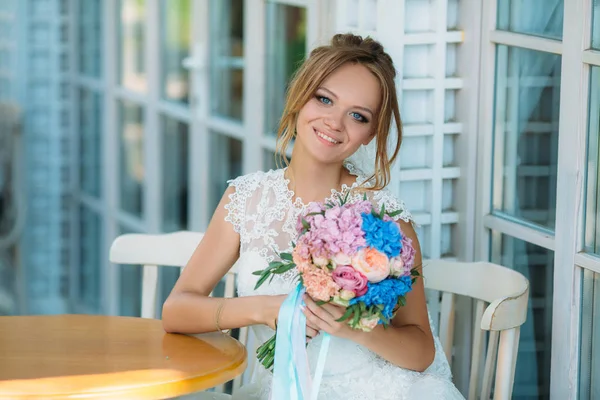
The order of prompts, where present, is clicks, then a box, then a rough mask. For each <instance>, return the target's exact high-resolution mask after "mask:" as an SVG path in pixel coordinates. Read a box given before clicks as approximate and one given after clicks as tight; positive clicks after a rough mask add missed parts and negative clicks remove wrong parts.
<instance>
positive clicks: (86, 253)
mask: <svg viewBox="0 0 600 400" xmlns="http://www.w3.org/2000/svg"><path fill="white" fill-rule="evenodd" d="M79 216H80V229H81V232H80V236H79V237H80V246H81V248H80V253H79V271H78V272H79V277H78V280H79V299H78V301H79V302H80V303H82V304H83V305H84V306H85V310H86V312H89V313H100V312H101V295H100V281H101V279H102V278H101V276H102V275H101V271H102V267H103V260H104V257H103V251H102V249H103V243H102V219H101V218H100V215H99V214H97V213H95V212H93V211H91V210H89V209H88V208H86V207H80V208H79Z"/></svg>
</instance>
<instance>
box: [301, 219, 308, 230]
mask: <svg viewBox="0 0 600 400" xmlns="http://www.w3.org/2000/svg"><path fill="white" fill-rule="evenodd" d="M302 226H303V227H304V229H306V230H307V231H308V230H309V229H310V224H309V223H308V222H306V220H305V219H304V218H302Z"/></svg>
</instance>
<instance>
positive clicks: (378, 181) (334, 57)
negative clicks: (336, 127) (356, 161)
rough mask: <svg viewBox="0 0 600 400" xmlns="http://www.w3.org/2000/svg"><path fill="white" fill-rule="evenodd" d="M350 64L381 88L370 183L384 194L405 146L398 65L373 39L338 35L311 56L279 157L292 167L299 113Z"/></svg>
mask: <svg viewBox="0 0 600 400" xmlns="http://www.w3.org/2000/svg"><path fill="white" fill-rule="evenodd" d="M346 63H355V64H360V65H363V66H364V67H366V68H368V69H369V71H371V73H372V74H373V75H374V76H375V77H376V78H377V79H378V80H379V84H380V86H381V107H380V109H379V112H378V113H377V114H378V115H377V118H376V121H375V141H376V147H377V152H376V156H375V169H374V171H375V172H374V173H373V175H371V176H370V177H368V179H367V181H368V182H372V186H371V189H372V190H380V189H383V188H384V187H385V186H387V184H388V183H389V182H390V176H391V172H390V166H391V164H392V163H393V162H394V160H395V159H396V157H397V156H398V152H399V150H400V144H401V142H402V121H401V120H400V111H399V108H398V96H397V94H396V86H395V83H394V78H395V77H396V70H395V69H394V63H393V61H392V58H391V57H390V56H389V55H388V54H387V53H386V52H385V51H384V49H383V46H382V45H381V44H380V43H379V42H377V41H375V40H374V39H372V38H369V37H367V38H365V39H363V38H362V37H361V36H358V35H353V34H337V35H335V36H334V37H333V38H332V39H331V43H330V44H329V45H326V46H320V47H317V48H315V49H314V50H313V51H312V52H311V53H310V55H309V57H308V58H307V59H306V60H305V61H304V63H303V64H302V65H301V66H300V68H299V69H298V70H297V71H296V73H295V74H294V77H293V79H292V81H291V83H290V86H289V89H288V91H287V98H286V103H285V108H284V110H283V115H282V118H281V121H280V123H279V129H278V132H277V155H278V156H279V161H283V163H285V165H289V160H288V158H287V155H286V151H287V148H288V146H289V144H290V143H291V141H292V139H293V138H294V136H295V135H296V120H297V118H298V113H299V112H300V110H301V109H302V107H304V105H305V104H306V103H307V102H308V101H309V100H310V99H311V98H312V97H313V96H314V94H315V92H316V91H317V89H318V88H319V87H320V86H321V84H322V83H323V81H325V79H327V78H328V77H329V76H330V75H331V74H332V73H333V72H335V71H336V70H337V69H338V68H340V67H341V66H342V65H344V64H346ZM392 117H393V118H394V122H395V124H396V128H397V131H398V135H397V138H396V143H395V145H394V146H392V148H393V151H392V154H391V156H390V155H388V138H389V135H390V127H391V123H392Z"/></svg>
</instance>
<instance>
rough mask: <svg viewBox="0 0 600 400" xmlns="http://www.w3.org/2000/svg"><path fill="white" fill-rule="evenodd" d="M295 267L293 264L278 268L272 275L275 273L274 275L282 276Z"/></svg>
mask: <svg viewBox="0 0 600 400" xmlns="http://www.w3.org/2000/svg"><path fill="white" fill-rule="evenodd" d="M295 266H296V264H294V263H291V264H287V265H283V266H281V267H279V268H278V269H277V271H276V272H274V273H276V274H283V273H285V272H288V271H289V270H290V269H292V268H294V267H295Z"/></svg>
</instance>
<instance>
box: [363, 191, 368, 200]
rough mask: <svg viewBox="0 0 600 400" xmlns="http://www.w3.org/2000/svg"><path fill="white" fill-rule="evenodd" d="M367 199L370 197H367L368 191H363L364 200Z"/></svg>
mask: <svg viewBox="0 0 600 400" xmlns="http://www.w3.org/2000/svg"><path fill="white" fill-rule="evenodd" d="M367 199H368V198H367V193H366V192H365V193H363V200H364V201H367Z"/></svg>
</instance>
